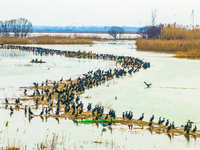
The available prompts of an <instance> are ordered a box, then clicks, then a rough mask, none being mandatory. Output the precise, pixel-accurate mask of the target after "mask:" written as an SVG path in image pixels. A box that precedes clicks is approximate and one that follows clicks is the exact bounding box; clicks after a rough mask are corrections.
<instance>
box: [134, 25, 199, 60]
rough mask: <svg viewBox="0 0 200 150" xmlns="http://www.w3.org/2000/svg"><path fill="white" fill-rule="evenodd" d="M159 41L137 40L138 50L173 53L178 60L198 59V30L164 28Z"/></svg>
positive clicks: (174, 27) (179, 27)
mask: <svg viewBox="0 0 200 150" xmlns="http://www.w3.org/2000/svg"><path fill="white" fill-rule="evenodd" d="M159 38H160V39H156V40H151V39H137V40H136V45H137V49H138V50H142V51H144V50H148V51H153V52H165V53H166V52H169V53H175V54H176V55H175V57H178V58H191V59H196V58H198V59H199V58H200V29H199V28H194V29H192V30H188V29H186V28H185V27H181V26H165V27H164V28H163V29H162V30H161V35H160V37H159Z"/></svg>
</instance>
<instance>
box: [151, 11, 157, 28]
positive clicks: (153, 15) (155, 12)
mask: <svg viewBox="0 0 200 150" xmlns="http://www.w3.org/2000/svg"><path fill="white" fill-rule="evenodd" d="M156 14H157V10H156V9H152V10H151V24H152V26H155V24H156Z"/></svg>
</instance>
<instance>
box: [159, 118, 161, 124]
mask: <svg viewBox="0 0 200 150" xmlns="http://www.w3.org/2000/svg"><path fill="white" fill-rule="evenodd" d="M160 124H161V117H159V120H158V125H160Z"/></svg>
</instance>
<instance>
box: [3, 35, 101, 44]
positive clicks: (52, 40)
mask: <svg viewBox="0 0 200 150" xmlns="http://www.w3.org/2000/svg"><path fill="white" fill-rule="evenodd" d="M94 40H100V37H97V36H78V35H73V36H49V35H45V36H35V37H28V38H21V37H0V44H93V41H94Z"/></svg>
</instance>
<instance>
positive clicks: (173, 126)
mask: <svg viewBox="0 0 200 150" xmlns="http://www.w3.org/2000/svg"><path fill="white" fill-rule="evenodd" d="M172 128H173V129H175V125H174V121H173V122H172Z"/></svg>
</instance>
